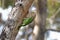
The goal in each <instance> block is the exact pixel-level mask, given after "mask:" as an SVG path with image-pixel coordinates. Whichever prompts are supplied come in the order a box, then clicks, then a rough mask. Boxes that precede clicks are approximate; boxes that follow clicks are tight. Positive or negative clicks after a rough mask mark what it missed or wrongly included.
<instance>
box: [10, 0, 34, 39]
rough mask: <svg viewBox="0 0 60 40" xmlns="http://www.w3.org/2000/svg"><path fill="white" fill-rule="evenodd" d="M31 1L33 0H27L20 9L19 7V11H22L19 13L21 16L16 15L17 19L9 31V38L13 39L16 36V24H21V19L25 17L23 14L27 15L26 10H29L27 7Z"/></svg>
mask: <svg viewBox="0 0 60 40" xmlns="http://www.w3.org/2000/svg"><path fill="white" fill-rule="evenodd" d="M33 1H34V0H29V1H28V2H27V3H26V4H25V5H24V6H23V9H21V8H20V7H19V9H20V13H22V14H21V17H20V18H19V17H18V20H17V21H16V23H15V25H14V28H13V30H12V31H11V32H10V33H11V36H10V40H15V37H16V35H17V33H18V31H19V30H18V28H19V27H18V26H19V25H21V24H22V21H23V19H24V18H25V16H26V15H27V11H28V10H29V8H30V6H31V5H32V3H33ZM17 16H18V15H17ZM19 16H20V15H19Z"/></svg>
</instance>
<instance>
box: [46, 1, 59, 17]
mask: <svg viewBox="0 0 60 40" xmlns="http://www.w3.org/2000/svg"><path fill="white" fill-rule="evenodd" d="M47 1H48V2H47V6H48V18H50V17H51V16H52V15H53V14H54V13H55V12H56V10H58V8H59V7H60V3H59V2H56V1H53V0H47Z"/></svg>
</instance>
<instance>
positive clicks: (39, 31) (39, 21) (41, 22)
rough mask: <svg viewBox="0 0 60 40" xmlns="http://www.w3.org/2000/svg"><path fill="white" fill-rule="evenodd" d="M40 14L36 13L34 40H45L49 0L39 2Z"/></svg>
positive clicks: (39, 0)
mask: <svg viewBox="0 0 60 40" xmlns="http://www.w3.org/2000/svg"><path fill="white" fill-rule="evenodd" d="M38 9H39V13H36V18H35V27H34V30H33V40H44V33H45V23H46V14H47V0H38Z"/></svg>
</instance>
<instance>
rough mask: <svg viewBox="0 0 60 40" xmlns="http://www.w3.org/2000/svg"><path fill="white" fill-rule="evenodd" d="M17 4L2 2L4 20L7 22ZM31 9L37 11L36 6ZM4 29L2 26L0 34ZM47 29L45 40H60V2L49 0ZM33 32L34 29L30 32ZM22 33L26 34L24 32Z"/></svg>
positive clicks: (8, 1)
mask: <svg viewBox="0 0 60 40" xmlns="http://www.w3.org/2000/svg"><path fill="white" fill-rule="evenodd" d="M15 2H16V0H0V13H2V20H4V21H6V20H7V18H8V14H9V12H10V11H11V10H12V8H13V7H14V4H15ZM35 6H36V5H35ZM31 9H33V10H35V9H34V4H33V5H32V6H31V8H30V10H31ZM2 29H3V25H2V24H0V34H1V32H2ZM23 29H24V28H23ZM46 29H48V31H47V32H46V33H45V40H60V39H59V38H60V0H47V18H46ZM31 30H32V29H30V31H31ZM22 33H24V32H23V31H22ZM19 34H20V32H19ZM30 38H31V37H30Z"/></svg>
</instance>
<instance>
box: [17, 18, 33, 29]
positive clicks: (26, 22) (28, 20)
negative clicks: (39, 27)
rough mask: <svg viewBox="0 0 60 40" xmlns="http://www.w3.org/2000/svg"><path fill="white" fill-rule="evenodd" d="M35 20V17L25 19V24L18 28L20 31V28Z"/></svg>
mask: <svg viewBox="0 0 60 40" xmlns="http://www.w3.org/2000/svg"><path fill="white" fill-rule="evenodd" d="M33 20H34V17H29V18H25V19H24V20H23V23H22V24H21V25H20V26H19V27H18V30H19V28H20V27H22V26H26V25H28V24H30V23H31V22H32V21H33Z"/></svg>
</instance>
